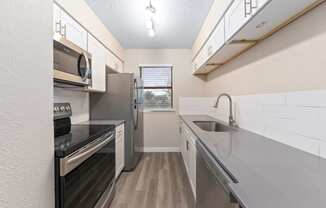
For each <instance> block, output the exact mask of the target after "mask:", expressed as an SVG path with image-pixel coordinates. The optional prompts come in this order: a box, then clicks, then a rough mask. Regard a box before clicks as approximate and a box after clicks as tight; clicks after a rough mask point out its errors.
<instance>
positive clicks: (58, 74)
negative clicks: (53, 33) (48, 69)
mask: <svg viewBox="0 0 326 208" xmlns="http://www.w3.org/2000/svg"><path fill="white" fill-rule="evenodd" d="M91 62H92V61H91V54H90V53H88V52H87V51H85V50H83V49H82V48H80V47H78V46H77V45H75V44H74V43H72V42H71V41H69V40H67V39H65V38H62V37H61V38H55V37H54V39H53V67H54V73H53V74H54V80H55V81H57V82H62V83H67V84H74V85H80V86H87V85H91V78H92V77H91V68H92V67H91V65H92V63H91Z"/></svg>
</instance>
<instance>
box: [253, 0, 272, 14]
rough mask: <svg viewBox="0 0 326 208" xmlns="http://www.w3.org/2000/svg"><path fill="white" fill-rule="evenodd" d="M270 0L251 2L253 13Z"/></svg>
mask: <svg viewBox="0 0 326 208" xmlns="http://www.w3.org/2000/svg"><path fill="white" fill-rule="evenodd" d="M270 1H271V0H252V7H253V13H256V12H257V11H258V10H259V9H261V8H262V7H263V6H265V5H266V4H267V3H268V2H270Z"/></svg>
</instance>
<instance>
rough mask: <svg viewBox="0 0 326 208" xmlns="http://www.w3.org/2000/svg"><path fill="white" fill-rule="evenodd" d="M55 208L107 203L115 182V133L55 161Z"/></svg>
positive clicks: (83, 206) (88, 207)
mask: <svg viewBox="0 0 326 208" xmlns="http://www.w3.org/2000/svg"><path fill="white" fill-rule="evenodd" d="M57 167H58V168H57V172H56V175H57V181H56V183H57V184H56V208H93V207H96V208H97V207H104V206H107V204H109V202H110V200H111V198H112V193H113V191H114V183H115V178H114V177H115V139H114V134H112V133H110V135H105V136H103V137H101V138H99V139H97V140H95V141H93V142H92V143H90V144H89V145H87V146H86V147H84V148H82V149H80V150H78V151H76V152H74V153H72V154H70V155H69V156H67V157H65V158H61V159H57Z"/></svg>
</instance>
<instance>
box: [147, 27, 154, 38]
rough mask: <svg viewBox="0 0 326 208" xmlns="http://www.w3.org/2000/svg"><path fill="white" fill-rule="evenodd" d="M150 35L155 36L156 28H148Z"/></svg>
mask: <svg viewBox="0 0 326 208" xmlns="http://www.w3.org/2000/svg"><path fill="white" fill-rule="evenodd" d="M148 36H149V37H154V36H155V30H154V29H150V30H148Z"/></svg>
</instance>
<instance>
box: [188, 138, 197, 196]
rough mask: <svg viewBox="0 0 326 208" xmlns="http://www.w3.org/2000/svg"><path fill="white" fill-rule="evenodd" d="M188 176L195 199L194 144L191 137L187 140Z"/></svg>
mask: <svg viewBox="0 0 326 208" xmlns="http://www.w3.org/2000/svg"><path fill="white" fill-rule="evenodd" d="M188 152H189V175H190V177H189V178H190V181H191V188H192V191H193V193H194V195H195V197H196V142H195V139H194V138H193V136H190V139H189V151H188Z"/></svg>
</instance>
